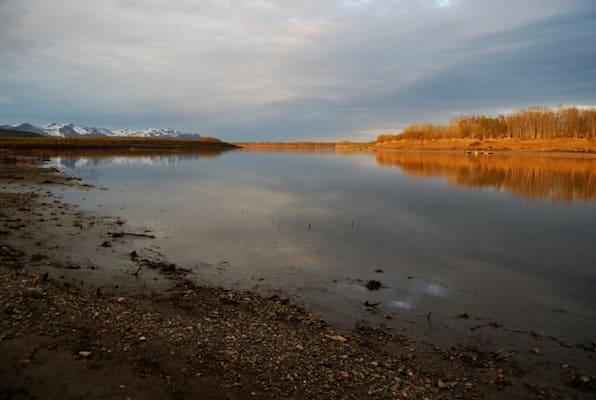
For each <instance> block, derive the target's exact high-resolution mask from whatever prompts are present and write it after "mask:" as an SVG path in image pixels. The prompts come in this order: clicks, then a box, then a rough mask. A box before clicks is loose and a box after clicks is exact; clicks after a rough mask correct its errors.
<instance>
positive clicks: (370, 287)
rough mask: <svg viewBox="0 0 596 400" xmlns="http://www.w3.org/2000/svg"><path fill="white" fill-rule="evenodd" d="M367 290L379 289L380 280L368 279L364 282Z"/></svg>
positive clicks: (380, 285)
mask: <svg viewBox="0 0 596 400" xmlns="http://www.w3.org/2000/svg"><path fill="white" fill-rule="evenodd" d="M364 286H365V287H366V288H367V289H368V290H379V289H380V288H381V287H382V286H383V284H382V283H381V282H380V281H377V280H374V279H371V280H370V281H368V282H366V285H364Z"/></svg>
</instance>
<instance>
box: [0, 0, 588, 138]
mask: <svg viewBox="0 0 596 400" xmlns="http://www.w3.org/2000/svg"><path fill="white" fill-rule="evenodd" d="M0 17H1V21H2V22H1V23H0V60H1V62H0V124H1V123H19V122H24V121H28V122H31V123H36V124H41V123H45V122H51V121H60V122H69V121H73V122H77V123H81V124H87V125H99V126H105V127H108V128H120V127H130V128H144V127H149V126H157V127H169V128H174V129H179V130H183V131H198V132H201V133H203V134H206V135H212V136H218V137H222V138H225V139H229V140H288V139H295V140H298V139H317V140H332V139H338V138H350V139H359V140H368V139H372V138H373V137H374V136H376V135H377V134H378V133H379V132H381V131H396V130H399V129H400V128H402V127H403V126H405V125H407V124H410V123H416V122H445V121H447V120H448V119H449V118H450V117H452V116H455V115H460V114H471V113H480V112H481V113H487V114H497V113H499V112H506V111H510V110H512V109H516V108H519V107H527V106H532V105H545V106H553V105H556V104H557V103H564V104H596V45H594V43H596V1H594V0H566V1H559V0H526V1H523V0H498V1H497V0H494V1H493V0H483V1H478V0H393V1H390V0H385V1H383V0H302V1H295V0H278V1H272V0H243V1H240V0H237V1H235V0H176V1H172V0H136V1H134V0H128V1H118V0H102V1H91V0H52V1H48V0H0Z"/></svg>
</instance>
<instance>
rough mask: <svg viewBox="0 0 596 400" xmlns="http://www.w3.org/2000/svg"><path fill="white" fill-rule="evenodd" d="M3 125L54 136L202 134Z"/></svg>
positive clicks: (175, 136) (85, 127) (59, 125)
mask: <svg viewBox="0 0 596 400" xmlns="http://www.w3.org/2000/svg"><path fill="white" fill-rule="evenodd" d="M3 127H6V128H11V129H15V130H21V131H26V132H36V133H41V134H44V135H47V136H52V137H76V136H87V137H97V136H122V137H161V138H181V139H197V138H200V137H201V135H199V134H198V133H182V132H179V131H177V130H174V129H162V128H149V129H129V128H124V129H115V130H110V129H106V128H97V127H90V126H83V125H78V124H74V123H70V124H60V123H55V122H52V123H50V124H46V125H42V126H41V127H37V126H35V125H31V124H29V123H24V124H21V125H18V126H16V127H15V126H10V125H3Z"/></svg>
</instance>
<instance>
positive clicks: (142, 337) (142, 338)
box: [139, 336, 147, 342]
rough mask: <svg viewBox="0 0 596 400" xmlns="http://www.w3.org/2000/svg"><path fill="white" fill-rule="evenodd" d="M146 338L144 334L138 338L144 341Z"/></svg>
mask: <svg viewBox="0 0 596 400" xmlns="http://www.w3.org/2000/svg"><path fill="white" fill-rule="evenodd" d="M146 340H147V338H146V337H145V336H141V337H140V338H139V342H144V341H146Z"/></svg>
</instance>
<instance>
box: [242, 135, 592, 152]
mask: <svg viewBox="0 0 596 400" xmlns="http://www.w3.org/2000/svg"><path fill="white" fill-rule="evenodd" d="M234 144H235V145H237V146H239V147H241V148H244V149H248V150H253V149H257V150H259V149H261V150H290V149H304V150H306V149H340V150H346V151H349V150H369V151H370V150H385V149H390V150H404V151H460V152H464V153H465V152H466V151H470V152H476V151H477V152H483V153H487V152H490V153H524V154H525V153H573V154H596V140H592V139H571V138H564V139H550V140H523V139H484V140H483V139H401V140H392V141H385V142H368V143H357V142H238V143H234Z"/></svg>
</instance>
